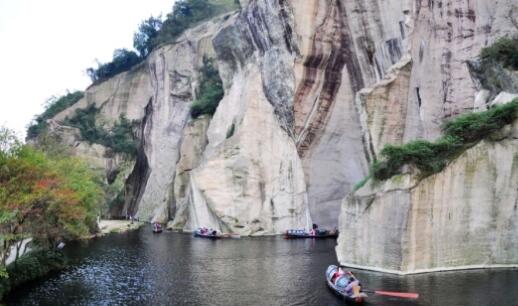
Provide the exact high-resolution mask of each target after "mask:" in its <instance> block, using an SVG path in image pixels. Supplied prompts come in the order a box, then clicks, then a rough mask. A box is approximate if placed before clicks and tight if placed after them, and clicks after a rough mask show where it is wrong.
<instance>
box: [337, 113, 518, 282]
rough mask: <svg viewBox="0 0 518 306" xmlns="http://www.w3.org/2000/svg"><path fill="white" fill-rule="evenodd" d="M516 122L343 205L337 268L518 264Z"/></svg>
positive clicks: (360, 192)
mask: <svg viewBox="0 0 518 306" xmlns="http://www.w3.org/2000/svg"><path fill="white" fill-rule="evenodd" d="M517 152H518V120H517V121H515V123H514V125H508V126H506V127H505V128H504V129H503V130H502V131H500V132H498V133H496V134H495V135H494V136H493V137H491V139H490V140H486V141H482V142H480V143H479V144H477V145H475V146H474V147H472V148H470V149H468V150H467V151H465V152H464V153H463V154H462V155H461V156H459V157H458V158H457V159H456V160H455V161H453V162H452V163H451V164H450V165H449V166H448V167H447V168H446V169H444V170H443V171H442V172H440V173H438V174H435V175H432V176H430V177H427V178H425V179H423V180H418V179H417V178H416V177H415V176H412V175H410V174H405V175H399V176H396V177H393V178H392V179H390V180H388V181H386V182H383V183H378V185H373V184H371V183H367V185H366V186H365V187H363V188H361V189H360V190H358V191H356V192H355V193H354V194H351V195H350V196H349V197H348V198H347V199H346V200H344V203H343V206H342V213H341V216H340V229H341V233H340V237H339V239H338V246H337V247H336V251H337V255H338V260H339V261H340V262H341V263H342V264H346V265H350V266H356V267H362V268H367V269H373V270H380V271H388V272H393V273H403V274H404V273H419V272H427V271H440V270H450V269H465V268H484V267H509V266H517V265H518V207H517V204H518V190H517V182H518V153H517Z"/></svg>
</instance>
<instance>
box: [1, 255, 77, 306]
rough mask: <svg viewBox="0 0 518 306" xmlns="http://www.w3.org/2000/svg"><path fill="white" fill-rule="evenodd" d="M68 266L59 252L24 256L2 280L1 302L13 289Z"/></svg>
mask: <svg viewBox="0 0 518 306" xmlns="http://www.w3.org/2000/svg"><path fill="white" fill-rule="evenodd" d="M66 264H67V261H66V259H65V257H64V255H63V254H61V253H58V252H53V251H44V250H38V251H33V252H30V253H28V254H25V255H23V256H22V257H20V258H19V259H18V260H17V261H16V262H14V263H11V264H10V265H8V266H7V273H8V277H4V278H1V279H0V300H1V299H2V298H3V297H4V296H6V295H7V293H9V291H10V290H11V289H14V288H15V287H18V286H20V285H23V284H24V283H27V282H29V281H32V280H35V279H38V278H40V277H43V276H45V275H47V274H49V273H50V272H53V271H58V270H61V269H63V268H65V267H66Z"/></svg>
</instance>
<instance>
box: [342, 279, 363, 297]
mask: <svg viewBox="0 0 518 306" xmlns="http://www.w3.org/2000/svg"><path fill="white" fill-rule="evenodd" d="M345 293H347V295H353V293H354V296H357V295H359V294H360V282H359V281H358V280H355V279H354V278H353V277H352V276H351V277H349V284H348V285H347V287H345Z"/></svg>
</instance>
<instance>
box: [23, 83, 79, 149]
mask: <svg viewBox="0 0 518 306" xmlns="http://www.w3.org/2000/svg"><path fill="white" fill-rule="evenodd" d="M83 96H84V93H83V92H82V91H75V92H72V93H67V94H66V95H64V96H61V97H59V98H56V97H52V98H50V99H49V100H47V103H46V105H45V111H44V112H43V113H42V114H41V115H39V116H37V117H36V118H34V121H33V122H32V123H31V125H30V126H29V128H28V129H27V138H29V139H31V138H35V137H38V136H39V135H40V134H41V133H42V132H43V131H44V130H45V129H46V128H47V120H48V119H50V118H52V117H54V116H55V115H57V114H58V113H60V112H61V111H63V110H64V109H66V108H67V107H70V106H72V105H74V104H75V103H76V102H77V101H79V100H81V98H83Z"/></svg>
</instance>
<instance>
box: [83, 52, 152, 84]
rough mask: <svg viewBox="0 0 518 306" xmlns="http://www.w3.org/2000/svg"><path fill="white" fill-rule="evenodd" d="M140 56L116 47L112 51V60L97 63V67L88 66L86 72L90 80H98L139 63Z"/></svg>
mask: <svg viewBox="0 0 518 306" xmlns="http://www.w3.org/2000/svg"><path fill="white" fill-rule="evenodd" d="M141 61H142V58H140V57H139V56H138V55H137V53H135V52H134V51H130V50H127V49H116V50H115V51H114V52H113V58H112V61H111V62H109V63H105V64H102V63H98V64H97V68H93V67H90V68H88V69H86V73H87V74H88V76H89V77H90V79H91V80H92V82H94V83H95V82H99V81H103V80H106V79H108V78H110V77H112V76H114V75H116V74H119V73H121V72H124V71H127V70H129V69H131V67H133V66H135V65H136V64H138V63H140V62H141Z"/></svg>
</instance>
